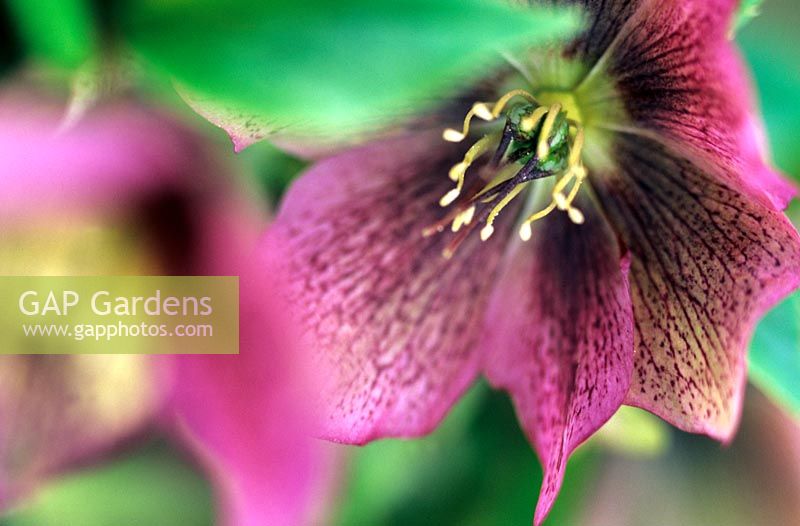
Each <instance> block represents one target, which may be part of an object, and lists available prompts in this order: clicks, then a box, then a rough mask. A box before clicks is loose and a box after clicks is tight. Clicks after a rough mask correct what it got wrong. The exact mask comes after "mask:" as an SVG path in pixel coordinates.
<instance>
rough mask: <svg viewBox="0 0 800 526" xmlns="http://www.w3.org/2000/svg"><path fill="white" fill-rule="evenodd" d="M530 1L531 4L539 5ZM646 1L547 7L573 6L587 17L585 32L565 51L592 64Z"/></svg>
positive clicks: (580, 1)
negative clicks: (584, 11) (579, 8)
mask: <svg viewBox="0 0 800 526" xmlns="http://www.w3.org/2000/svg"><path fill="white" fill-rule="evenodd" d="M540 2H541V0H538V1H537V0H533V1H532V2H531V3H540ZM647 2H648V0H555V1H554V2H553V1H551V2H550V3H555V4H561V5H567V6H571V5H577V6H580V7H581V8H583V9H585V10H586V12H587V13H588V17H587V18H588V20H587V23H586V29H585V30H584V31H583V32H582V33H581V34H580V35H578V37H577V38H576V39H575V41H574V42H572V44H571V45H570V46H569V48H568V49H567V54H568V55H571V56H575V57H576V58H579V59H581V60H583V61H585V62H586V63H587V64H590V65H591V64H594V63H596V62H597V61H598V60H599V59H600V57H601V56H602V55H603V54H604V53H605V51H606V50H607V49H608V48H609V47H610V46H611V43H612V42H613V41H614V39H615V38H616V37H617V35H618V34H619V33H620V32H621V31H622V29H623V28H624V27H625V24H626V23H627V22H628V21H629V20H630V19H631V17H633V15H634V14H635V13H636V12H637V11H638V10H639V8H640V7H642V6H644V5H645V4H647Z"/></svg>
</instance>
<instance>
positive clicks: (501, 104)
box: [487, 89, 538, 120]
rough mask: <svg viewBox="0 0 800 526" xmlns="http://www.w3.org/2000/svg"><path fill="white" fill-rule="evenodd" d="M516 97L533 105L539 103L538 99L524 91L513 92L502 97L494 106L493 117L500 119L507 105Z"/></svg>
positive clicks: (516, 90)
mask: <svg viewBox="0 0 800 526" xmlns="http://www.w3.org/2000/svg"><path fill="white" fill-rule="evenodd" d="M514 97H522V98H524V99H526V100H527V101H528V102H530V103H532V104H538V102H537V101H536V97H534V96H533V95H531V94H530V93H528V92H527V91H525V90H524V89H515V90H511V91H509V92H508V93H506V94H505V95H503V96H502V97H500V99H499V100H498V101H497V102H496V103H495V104H494V106H493V107H492V116H493V117H494V118H495V119H496V118H497V117H499V116H500V114H501V113H502V112H503V109H505V107H506V105H507V104H508V103H509V101H510V100H511V99H513V98H514ZM487 120H488V119H487Z"/></svg>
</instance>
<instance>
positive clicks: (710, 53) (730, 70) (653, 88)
mask: <svg viewBox="0 0 800 526" xmlns="http://www.w3.org/2000/svg"><path fill="white" fill-rule="evenodd" d="M737 4H738V2H735V1H732V0H713V1H702V2H699V1H697V2H676V1H669V2H657V5H658V8H657V9H656V8H648V9H644V8H643V9H642V10H640V12H639V14H638V16H637V17H636V19H635V20H633V21H632V24H631V26H630V27H631V29H630V30H627V31H624V32H623V33H622V34H621V35H620V38H619V39H618V40H617V41H616V42H615V43H614V46H613V51H612V53H611V56H610V60H609V62H610V63H609V65H608V66H607V67H608V72H607V73H608V75H610V77H611V78H613V79H614V80H615V82H616V85H617V88H618V90H619V91H620V92H621V97H622V100H623V101H624V104H625V107H626V110H627V113H628V117H629V118H630V119H631V120H632V123H627V125H629V126H630V125H631V124H632V125H633V126H634V127H637V128H645V129H648V130H653V131H657V132H659V133H662V134H666V135H668V136H670V137H671V138H673V139H676V140H678V141H681V142H686V143H688V144H690V145H692V146H694V147H696V148H699V149H702V150H704V151H706V152H708V153H709V154H711V155H713V156H714V157H716V158H719V159H720V160H721V161H724V162H728V163H730V164H734V165H736V166H738V167H739V168H740V169H741V170H744V171H745V172H746V173H747V177H746V178H743V179H742V181H741V185H742V186H743V187H745V188H748V189H750V190H751V191H752V192H755V193H756V194H758V193H762V194H765V195H767V196H768V197H769V198H770V199H771V200H772V201H773V202H774V203H775V206H778V207H785V206H786V204H787V203H788V201H789V199H790V198H791V197H792V196H793V195H794V193H795V190H794V189H793V187H792V186H791V185H790V184H789V183H788V182H787V181H785V180H784V179H783V178H782V177H781V176H780V175H779V174H777V173H776V172H774V171H773V170H771V169H769V168H768V167H767V166H765V163H764V156H765V151H764V148H763V137H762V136H761V135H762V133H761V131H760V125H759V124H758V119H757V117H756V116H755V103H754V98H753V95H752V92H751V89H750V82H749V79H748V75H747V72H746V70H745V67H744V65H743V63H742V60H741V59H740V57H739V55H738V53H737V52H736V50H735V49H734V47H733V45H732V44H731V42H730V41H729V40H728V38H727V34H728V28H729V25H730V23H729V22H730V20H731V16H732V12H733V9H734V8H735V7H736V5H737ZM617 124H619V123H617Z"/></svg>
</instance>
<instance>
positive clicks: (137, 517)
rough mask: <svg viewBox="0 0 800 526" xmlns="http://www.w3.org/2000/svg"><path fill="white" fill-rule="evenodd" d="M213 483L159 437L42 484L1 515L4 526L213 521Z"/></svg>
mask: <svg viewBox="0 0 800 526" xmlns="http://www.w3.org/2000/svg"><path fill="white" fill-rule="evenodd" d="M212 502H213V499H212V495H211V487H210V486H209V484H208V483H207V482H206V481H205V480H204V479H203V478H202V477H201V476H200V475H199V474H198V473H196V472H195V471H194V470H193V468H192V467H190V465H189V464H188V463H187V462H185V461H184V460H183V459H181V458H180V456H179V455H178V454H177V453H176V452H175V451H174V450H172V449H171V448H170V447H168V446H166V445H165V444H163V443H160V442H156V443H152V444H149V445H148V446H146V447H144V448H142V449H141V450H139V451H138V452H136V453H134V454H132V455H130V456H128V457H125V458H123V459H120V460H118V461H115V462H109V463H107V464H104V465H102V466H100V467H97V468H92V469H87V470H84V471H78V472H74V473H73V474H70V475H69V476H67V477H64V478H63V479H61V480H56V481H53V482H51V483H50V484H48V485H47V486H45V487H43V488H42V489H41V490H40V491H39V492H38V493H37V494H36V495H35V496H34V498H32V499H31V500H30V501H28V502H25V503H23V505H22V507H21V508H18V509H17V510H14V511H12V512H11V513H10V514H9V515H6V516H4V517H0V524H2V525H3V526H64V525H80V526H119V525H134V524H135V525H139V524H141V525H159V524H165V525H166V524H180V525H182V526H211V525H212V524H214V510H213V506H212Z"/></svg>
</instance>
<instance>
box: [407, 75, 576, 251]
mask: <svg viewBox="0 0 800 526" xmlns="http://www.w3.org/2000/svg"><path fill="white" fill-rule="evenodd" d="M476 117H477V118H478V119H481V120H484V121H487V122H494V121H497V120H499V119H501V118H504V119H505V122H504V125H503V128H502V131H495V132H491V133H488V134H486V135H484V136H483V137H482V138H481V139H479V140H478V141H477V142H476V143H474V144H473V145H472V147H471V148H470V149H469V150H468V151H467V153H466V155H464V158H463V160H462V161H461V162H459V163H457V164H455V165H454V166H453V167H452V168H451V169H450V172H449V177H450V179H451V180H452V181H454V182H455V184H456V186H455V188H453V189H452V190H450V191H449V192H447V193H446V194H445V195H444V196H443V197H442V198H441V200H440V201H439V204H440V205H441V206H442V207H452V209H451V212H450V213H449V214H448V215H447V216H446V217H445V218H444V219H443V220H442V221H440V222H439V223H437V224H435V225H432V226H430V227H428V228H426V229H425V231H424V232H423V235H426V236H428V235H433V234H434V233H436V232H441V231H442V230H443V229H444V226H445V225H447V224H448V223H450V224H451V230H452V231H453V232H457V233H458V235H457V236H456V237H455V238H454V239H453V241H452V242H451V243H450V244H449V245H448V246H447V248H445V250H444V253H443V255H444V257H446V258H450V257H452V255H453V253H454V252H455V250H456V248H457V247H458V246H459V245H460V244H461V243H462V242H463V241H464V239H465V238H466V236H467V235H468V234H469V232H470V231H472V230H473V229H474V228H475V227H476V226H477V225H478V224H480V223H483V224H484V226H483V227H482V228H481V231H480V236H481V239H482V240H483V241H486V240H487V239H489V238H490V237H491V236H492V234H493V233H494V221H495V219H496V218H497V217H498V216H499V215H500V213H501V212H502V211H503V209H504V208H505V207H506V206H508V205H509V203H511V202H512V201H513V200H514V199H515V198H516V197H517V196H518V195H520V193H522V192H523V191H525V190H526V189H528V188H529V187H530V186H531V185H532V184H534V182H535V181H538V180H540V179H545V178H549V177H554V178H555V183H554V185H553V187H552V190H551V192H550V203H549V204H548V205H547V206H546V207H544V208H543V209H541V210H539V211H537V212H535V213H532V214H530V215H529V216H527V217H526V218H525V219H524V220H523V221H522V223H521V224H520V227H519V235H520V237H521V238H522V239H523V240H524V241H527V240H529V239H530V238H531V235H532V229H531V225H532V224H533V223H534V222H535V221H538V220H539V219H542V218H544V217H546V216H547V215H549V214H550V213H551V212H554V211H556V210H558V211H563V212H565V213H566V214H567V215H568V217H569V218H570V219H571V220H572V222H573V223H575V224H581V223H583V221H584V216H583V213H582V212H581V211H580V210H579V209H578V208H577V207H575V206H574V205H573V203H574V201H575V198H576V197H577V195H578V192H579V191H580V188H581V186H582V185H583V183H584V181H585V180H586V178H587V176H588V172H587V170H586V167H585V166H584V164H583V160H582V158H581V152H582V150H583V145H584V139H585V133H584V128H583V125H582V124H581V119H582V117H581V113H580V111H579V109H578V105H577V103H576V101H575V98H574V97H573V96H572V95H571V94H570V93H569V92H560V91H542V92H539V93H537V95H536V96H534V95H533V94H531V93H529V92H528V91H525V90H521V89H516V90H512V91H509V92H508V93H506V94H505V95H503V96H502V97H500V98H499V99H498V100H497V101H496V102H494V103H484V102H476V103H475V104H474V105H473V106H472V109H470V111H469V112H468V113H467V115H466V117H465V118H464V124H463V127H462V129H461V130H460V131H459V130H454V129H452V128H449V129H447V130H445V131H444V133H443V138H444V140H446V141H449V142H461V141H463V140H464V139H465V138H466V137H467V135H468V134H469V130H470V125H471V123H472V120H473V119H474V118H476ZM490 152H494V153H493V154H492V157H491V159H490V160H489V161H488V163H487V164H485V165H484V166H483V168H482V169H481V170H469V168H470V167H471V166H472V165H473V163H475V162H476V161H477V160H478V159H479V158H480V157H482V156H484V155H486V154H488V153H490ZM464 227H466V228H464Z"/></svg>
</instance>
